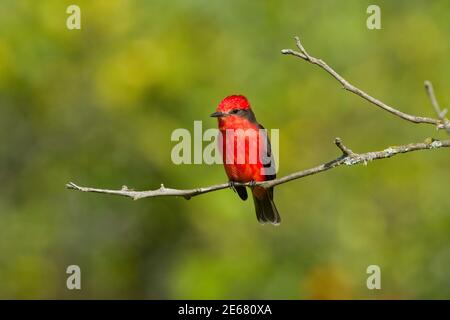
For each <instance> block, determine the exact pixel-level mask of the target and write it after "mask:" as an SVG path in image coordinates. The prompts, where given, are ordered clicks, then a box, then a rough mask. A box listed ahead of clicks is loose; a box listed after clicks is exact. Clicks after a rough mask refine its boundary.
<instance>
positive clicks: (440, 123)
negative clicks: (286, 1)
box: [281, 37, 450, 133]
mask: <svg viewBox="0 0 450 320" xmlns="http://www.w3.org/2000/svg"><path fill="white" fill-rule="evenodd" d="M295 42H296V45H297V48H298V49H299V50H300V52H298V51H295V50H292V49H283V50H281V53H282V54H286V55H292V56H295V57H298V58H301V59H303V60H305V61H308V62H310V63H312V64H315V65H318V66H319V67H321V68H322V69H324V70H325V71H326V72H328V73H329V74H330V75H332V76H333V77H334V78H335V79H336V80H337V81H339V82H340V83H341V85H342V86H343V88H344V89H345V90H347V91H350V92H352V93H354V94H356V95H357V96H360V97H361V98H363V99H365V100H367V101H369V102H370V103H372V104H374V105H376V106H378V107H380V108H381V109H384V110H386V111H387V112H390V113H392V114H394V115H396V116H398V117H400V118H402V119H405V120H407V121H410V122H413V123H429V124H433V125H435V126H436V128H437V129H447V130H449V129H448V126H449V125H447V123H448V120H447V119H445V120H443V119H434V118H429V117H419V116H414V115H411V114H407V113H404V112H402V111H400V110H397V109H395V108H393V107H391V106H389V105H387V104H385V103H384V102H382V101H380V100H378V99H376V98H374V97H372V96H371V95H369V94H367V93H366V92H364V91H362V90H361V89H359V88H357V87H355V86H354V85H352V84H351V83H349V82H348V81H347V80H345V79H344V78H343V77H342V76H341V75H340V74H339V73H337V72H336V71H335V70H334V69H333V68H331V67H330V66H329V65H328V64H327V63H326V62H324V61H323V60H321V59H318V58H315V57H312V56H310V55H309V54H308V53H307V52H306V50H305V48H304V47H303V45H302V44H301V42H300V38H299V37H295ZM449 133H450V132H449Z"/></svg>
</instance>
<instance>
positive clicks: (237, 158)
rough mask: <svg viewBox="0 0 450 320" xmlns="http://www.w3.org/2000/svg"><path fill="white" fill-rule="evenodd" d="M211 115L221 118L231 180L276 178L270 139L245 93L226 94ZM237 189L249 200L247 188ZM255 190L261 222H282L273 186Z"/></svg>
mask: <svg viewBox="0 0 450 320" xmlns="http://www.w3.org/2000/svg"><path fill="white" fill-rule="evenodd" d="M211 116H213V117H217V118H218V122H219V130H220V132H221V135H220V136H219V146H220V148H221V150H222V157H223V162H224V168H225V172H226V174H227V176H228V178H229V180H230V181H231V182H250V181H255V182H260V181H266V180H272V179H274V178H275V164H274V162H273V157H272V154H271V149H270V141H269V139H268V137H267V134H266V132H265V130H264V128H263V127H262V126H261V125H260V124H259V123H258V122H257V121H256V117H255V115H254V113H253V111H252V109H251V107H250V104H249V102H248V100H247V99H246V98H245V97H244V96H241V95H232V96H228V97H226V98H225V99H223V100H222V102H221V103H220V104H219V106H218V107H217V110H216V112H215V113H213V114H212V115H211ZM234 188H235V190H236V191H237V192H238V194H239V196H240V197H241V199H243V200H246V199H247V191H246V188H245V187H242V186H240V187H239V186H235V187H234ZM251 190H252V195H253V200H254V203H255V210H256V215H257V218H258V221H259V222H261V223H266V222H270V223H272V224H279V223H280V216H279V214H278V210H277V208H276V207H275V204H274V202H273V189H272V188H269V189H265V188H263V187H259V186H255V187H252V188H251Z"/></svg>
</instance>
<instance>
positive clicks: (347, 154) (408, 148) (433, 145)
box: [66, 138, 450, 200]
mask: <svg viewBox="0 0 450 320" xmlns="http://www.w3.org/2000/svg"><path fill="white" fill-rule="evenodd" d="M335 144H336V146H337V147H338V148H339V149H340V150H341V151H342V153H343V154H342V155H341V156H340V157H338V158H336V159H334V160H332V161H329V162H327V163H324V164H321V165H318V166H316V167H313V168H310V169H306V170H303V171H298V172H295V173H292V174H290V175H287V176H284V177H281V178H278V179H275V180H270V181H265V182H256V183H252V182H248V183H234V185H235V186H250V185H253V186H254V185H259V186H262V187H264V188H270V187H274V186H277V185H280V184H283V183H286V182H289V181H292V180H296V179H301V178H304V177H307V176H311V175H313V174H317V173H320V172H323V171H327V170H330V169H333V168H336V167H339V166H342V165H347V166H353V165H356V164H359V163H363V164H367V163H368V162H370V161H373V160H379V159H385V158H390V157H392V156H395V155H397V154H400V153H407V152H412V151H418V150H430V149H439V148H448V147H450V140H443V141H440V140H434V139H427V140H426V141H424V142H418V143H410V144H407V145H401V146H392V147H389V148H386V149H384V150H381V151H374V152H367V153H361V154H357V153H354V152H353V151H352V150H350V149H349V148H348V147H346V146H345V145H344V144H343V143H342V140H341V139H339V138H336V139H335ZM66 187H67V188H68V189H73V190H78V191H82V192H96V193H106V194H111V195H118V196H123V197H129V198H132V199H133V200H138V199H142V198H150V197H160V196H180V197H184V198H185V199H190V198H192V197H195V196H197V195H200V194H204V193H208V192H212V191H217V190H222V189H226V188H228V187H230V184H229V183H222V184H217V185H213V186H209V187H204V188H195V189H187V190H180V189H171V188H166V187H164V185H162V184H161V187H160V188H159V189H156V190H149V191H134V190H130V189H128V188H127V187H126V186H124V187H122V189H121V190H109V189H98V188H90V187H80V186H78V185H76V184H75V183H73V182H70V183H68V184H67V185H66Z"/></svg>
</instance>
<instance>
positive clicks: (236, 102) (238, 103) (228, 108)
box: [211, 95, 254, 119]
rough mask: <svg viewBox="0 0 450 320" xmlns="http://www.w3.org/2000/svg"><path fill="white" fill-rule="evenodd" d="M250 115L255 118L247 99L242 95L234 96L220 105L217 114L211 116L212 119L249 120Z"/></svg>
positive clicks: (227, 98)
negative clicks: (236, 118)
mask: <svg viewBox="0 0 450 320" xmlns="http://www.w3.org/2000/svg"><path fill="white" fill-rule="evenodd" d="M249 115H250V116H253V112H252V110H251V108H250V103H249V102H248V100H247V98H246V97H244V96H241V95H232V96H228V97H226V98H225V99H223V100H222V101H221V102H220V103H219V105H218V106H217V109H216V112H214V113H213V114H211V117H215V118H219V119H221V118H225V117H230V116H235V117H245V118H248V117H249ZM253 117H254V116H253Z"/></svg>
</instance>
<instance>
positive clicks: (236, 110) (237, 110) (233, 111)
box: [231, 109, 239, 114]
mask: <svg viewBox="0 0 450 320" xmlns="http://www.w3.org/2000/svg"><path fill="white" fill-rule="evenodd" d="M238 112H239V109H233V110H231V113H232V114H237V113H238Z"/></svg>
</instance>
